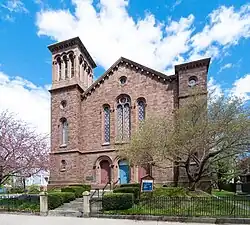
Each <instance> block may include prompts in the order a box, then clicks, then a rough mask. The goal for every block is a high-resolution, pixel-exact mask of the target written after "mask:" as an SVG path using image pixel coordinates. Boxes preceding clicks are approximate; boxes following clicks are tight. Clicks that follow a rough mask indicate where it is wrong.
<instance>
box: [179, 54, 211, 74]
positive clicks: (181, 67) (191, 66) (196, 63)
mask: <svg viewBox="0 0 250 225" xmlns="http://www.w3.org/2000/svg"><path fill="white" fill-rule="evenodd" d="M210 60H211V58H205V59H200V60H196V61H192V62H188V63H183V64H180V65H176V66H175V73H176V74H177V73H178V72H179V71H185V70H190V69H194V68H199V67H204V66H206V67H207V71H208V68H209V63H210Z"/></svg>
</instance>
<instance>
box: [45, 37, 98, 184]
mask: <svg viewBox="0 0 250 225" xmlns="http://www.w3.org/2000/svg"><path fill="white" fill-rule="evenodd" d="M48 49H49V50H50V52H51V53H52V87H51V90H50V94H51V153H50V162H51V163H52V165H53V166H52V167H51V170H50V173H51V174H50V184H51V185H58V184H60V185H61V184H62V183H63V182H66V183H81V182H82V181H81V180H80V175H79V170H78V168H79V163H80V162H79V155H80V150H81V146H82V139H81V138H80V137H81V114H82V113H81V109H82V107H81V106H82V105H81V103H82V101H81V95H82V93H83V92H84V91H86V89H87V88H88V87H89V86H91V84H92V83H93V69H94V68H95V67H96V64H95V62H94V60H93V59H92V57H91V56H90V54H89V53H88V51H87V50H86V48H85V47H84V45H83V44H82V42H81V40H80V38H79V37H75V38H72V39H69V40H66V41H63V42H59V43H55V44H52V45H50V46H48ZM58 168H61V169H60V170H59V169H58ZM65 177H67V180H65Z"/></svg>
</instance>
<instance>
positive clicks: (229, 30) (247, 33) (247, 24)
mask: <svg viewBox="0 0 250 225" xmlns="http://www.w3.org/2000/svg"><path fill="white" fill-rule="evenodd" d="M208 18H209V23H208V24H206V25H205V27H204V28H203V30H202V31H201V32H198V33H197V34H195V35H194V36H193V37H192V47H193V49H194V50H193V51H194V52H202V51H206V50H207V49H209V48H211V47H212V46H213V47H215V48H220V47H222V46H223V48H228V47H230V46H232V45H236V44H238V42H239V40H240V39H241V38H249V37H250V4H245V5H243V6H241V7H240V9H239V10H238V11H237V10H235V8H234V7H233V6H231V7H228V8H227V7H226V6H221V7H219V8H218V9H216V10H214V11H213V12H212V13H210V14H209V16H208Z"/></svg>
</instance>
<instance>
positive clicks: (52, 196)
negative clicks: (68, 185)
mask: <svg viewBox="0 0 250 225" xmlns="http://www.w3.org/2000/svg"><path fill="white" fill-rule="evenodd" d="M63 202H64V196H63V195H61V193H59V192H51V193H48V208H49V209H55V208H57V207H59V206H60V205H62V204H63Z"/></svg>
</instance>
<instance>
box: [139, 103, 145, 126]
mask: <svg viewBox="0 0 250 225" xmlns="http://www.w3.org/2000/svg"><path fill="white" fill-rule="evenodd" d="M144 119H145V101H144V100H141V99H140V100H139V101H138V120H139V121H143V120H144Z"/></svg>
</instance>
